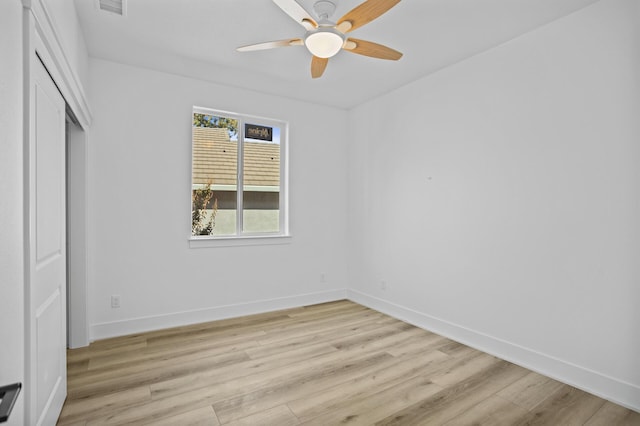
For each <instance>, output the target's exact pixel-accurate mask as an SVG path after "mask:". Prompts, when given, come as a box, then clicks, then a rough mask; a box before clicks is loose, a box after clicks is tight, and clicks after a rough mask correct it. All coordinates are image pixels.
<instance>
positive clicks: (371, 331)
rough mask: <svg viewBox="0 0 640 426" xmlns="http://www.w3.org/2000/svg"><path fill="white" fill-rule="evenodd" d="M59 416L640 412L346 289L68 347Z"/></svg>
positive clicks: (406, 420)
mask: <svg viewBox="0 0 640 426" xmlns="http://www.w3.org/2000/svg"><path fill="white" fill-rule="evenodd" d="M68 370H69V372H68V398H67V401H66V403H65V405H64V408H63V410H62V416H61V418H60V421H59V423H58V424H60V425H98V424H135V425H144V424H153V425H179V426H183V425H220V424H222V425H277V426H286V425H298V424H311V425H323V426H326V425H338V424H354V425H355V424H359V425H372V424H376V425H391V424H395V425H456V426H457V425H492V426H494V425H520V424H527V425H554V426H555V425H589V426H595V425H604V426H614V425H640V414H638V413H636V412H633V411H630V410H627V409H625V408H623V407H620V406H618V405H615V404H613V403H610V402H607V401H605V400H603V399H600V398H597V397H595V396H593V395H590V394H588V393H585V392H582V391H580V390H577V389H575V388H572V387H571V386H567V385H564V384H562V383H559V382H557V381H554V380H551V379H548V378H546V377H544V376H541V375H539V374H536V373H533V372H531V371H529V370H526V369H524V368H521V367H518V366H516V365H514V364H511V363H509V362H506V361H502V360H500V359H498V358H495V357H493V356H490V355H487V354H485V353H482V352H478V351H476V350H473V349H471V348H469V347H466V346H463V345H461V344H458V343H455V342H453V341H451V340H448V339H445V338H443V337H440V336H438V335H435V334H432V333H429V332H427V331H424V330H421V329H419V328H416V327H413V326H411V325H408V324H405V323H403V322H401V321H398V320H395V319H393V318H391V317H388V316H386V315H383V314H381V313H379V312H376V311H373V310H371V309H368V308H365V307H363V306H360V305H357V304H354V303H352V302H348V301H340V302H333V303H326V304H321V305H314V306H308V307H303V308H297V309H290V310H286V311H279V312H272V313H267V314H261V315H253V316H248V317H243V318H235V319H229V320H224V321H216V322H211V323H206V324H199V325H194V326H189V327H180V328H174V329H169V330H163V331H157V332H151V333H145V334H138V335H133V336H126V337H120V338H115V339H109V340H102V341H98V342H95V343H93V344H91V346H89V347H88V348H81V349H77V350H70V351H69V353H68Z"/></svg>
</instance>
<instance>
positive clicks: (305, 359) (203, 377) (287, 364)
mask: <svg viewBox="0 0 640 426" xmlns="http://www.w3.org/2000/svg"><path fill="white" fill-rule="evenodd" d="M336 352H337V349H336V348H334V347H333V346H331V345H327V344H326V343H323V342H320V343H318V344H316V345H310V346H305V347H302V348H299V349H297V350H294V351H291V352H290V353H288V354H287V355H286V356H282V355H279V354H278V355H275V356H272V357H268V358H264V359H260V360H249V361H247V362H243V363H240V364H237V365H235V366H234V368H232V369H219V368H212V369H208V370H201V371H197V372H193V373H191V374H186V375H183V376H180V377H175V378H172V379H167V380H158V381H157V382H156V383H152V384H151V397H152V398H153V399H159V398H165V397H167V396H169V395H175V394H178V393H180V392H184V390H185V389H188V390H193V389H198V388H202V387H207V386H215V385H218V384H220V383H229V384H232V385H235V386H238V389H239V391H238V392H237V393H238V394H241V393H242V392H243V389H249V388H251V387H259V386H261V385H262V384H263V383H270V382H273V381H277V380H278V379H279V378H280V377H281V376H282V375H283V374H295V373H296V372H298V371H305V370H307V369H309V368H310V366H313V365H315V364H318V363H323V362H329V361H330V360H335V359H336V356H335V353H336Z"/></svg>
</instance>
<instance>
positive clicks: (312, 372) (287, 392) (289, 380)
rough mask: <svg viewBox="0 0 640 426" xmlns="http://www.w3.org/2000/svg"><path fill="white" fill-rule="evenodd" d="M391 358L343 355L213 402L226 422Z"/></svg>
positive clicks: (365, 371) (346, 378)
mask: <svg viewBox="0 0 640 426" xmlns="http://www.w3.org/2000/svg"><path fill="white" fill-rule="evenodd" d="M390 359H393V357H392V356H391V355H389V354H387V353H374V354H365V355H361V356H359V357H349V359H339V360H337V361H336V362H335V363H330V364H324V365H320V366H318V368H311V369H309V370H308V371H304V372H301V373H299V374H296V375H287V376H283V377H282V378H281V379H280V380H279V381H278V382H277V383H271V384H270V385H268V386H266V387H263V388H260V389H256V390H254V391H252V392H246V393H243V394H242V395H240V396H237V397H234V398H231V399H227V400H224V401H221V402H217V403H215V404H213V409H214V410H215V412H216V414H217V415H218V418H219V419H220V422H221V423H223V424H224V423H226V422H229V421H231V420H235V419H238V418H242V417H246V416H248V415H250V414H252V413H255V412H258V411H263V410H266V409H268V408H272V407H275V406H276V405H280V404H284V403H286V402H287V401H289V400H292V399H294V398H299V397H302V396H305V395H309V394H312V393H314V392H316V391H318V390H322V389H327V388H329V387H331V386H335V385H340V384H341V383H342V382H346V381H349V380H351V379H353V378H355V377H358V376H361V375H365V374H368V373H369V372H370V371H372V370H375V369H376V368H378V367H379V365H380V363H382V362H384V361H385V360H390Z"/></svg>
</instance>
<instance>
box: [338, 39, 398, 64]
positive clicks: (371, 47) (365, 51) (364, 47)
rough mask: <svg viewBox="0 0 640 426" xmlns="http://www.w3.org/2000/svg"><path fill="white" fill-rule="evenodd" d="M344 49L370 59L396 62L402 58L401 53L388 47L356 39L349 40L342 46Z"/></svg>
mask: <svg viewBox="0 0 640 426" xmlns="http://www.w3.org/2000/svg"><path fill="white" fill-rule="evenodd" d="M344 49H345V50H347V51H349V52H352V53H357V54H359V55H364V56H370V57H372V58H378V59H387V60H391V61H397V60H398V59H400V58H402V53H400V52H398V51H397V50H393V49H392V48H390V47H387V46H383V45H381V44H378V43H374V42H372V41H366V40H358V39H357V38H349V39H347V41H346V43H345V44H344Z"/></svg>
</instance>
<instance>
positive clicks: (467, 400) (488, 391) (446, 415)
mask: <svg viewBox="0 0 640 426" xmlns="http://www.w3.org/2000/svg"><path fill="white" fill-rule="evenodd" d="M525 374H526V370H524V369H523V368H521V367H518V366H516V365H514V364H511V363H509V362H506V361H499V362H497V363H493V364H491V365H490V366H488V367H487V368H485V369H483V370H481V371H479V372H477V373H475V374H473V375H471V376H470V377H467V378H466V379H464V380H461V381H460V382H458V383H455V384H453V385H451V386H449V387H447V388H445V389H444V390H442V391H441V392H438V393H437V394H435V395H433V396H431V397H429V398H427V399H425V400H424V401H421V402H419V403H416V404H414V405H412V406H410V407H407V408H406V409H404V410H401V411H399V412H396V413H393V414H391V415H390V416H388V417H387V418H385V419H382V420H381V421H379V422H376V424H377V425H378V424H379V425H441V424H443V423H445V422H447V421H449V420H451V419H453V418H454V417H456V416H459V415H460V414H462V413H464V412H465V411H467V410H469V409H471V408H472V407H474V406H475V405H476V404H478V403H480V402H481V401H483V400H485V399H486V398H488V397H490V396H492V395H493V394H495V393H496V392H497V391H499V390H500V389H503V388H504V387H506V386H508V385H509V384H511V383H513V382H515V381H516V380H518V379H520V378H521V377H522V376H524V375H525Z"/></svg>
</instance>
